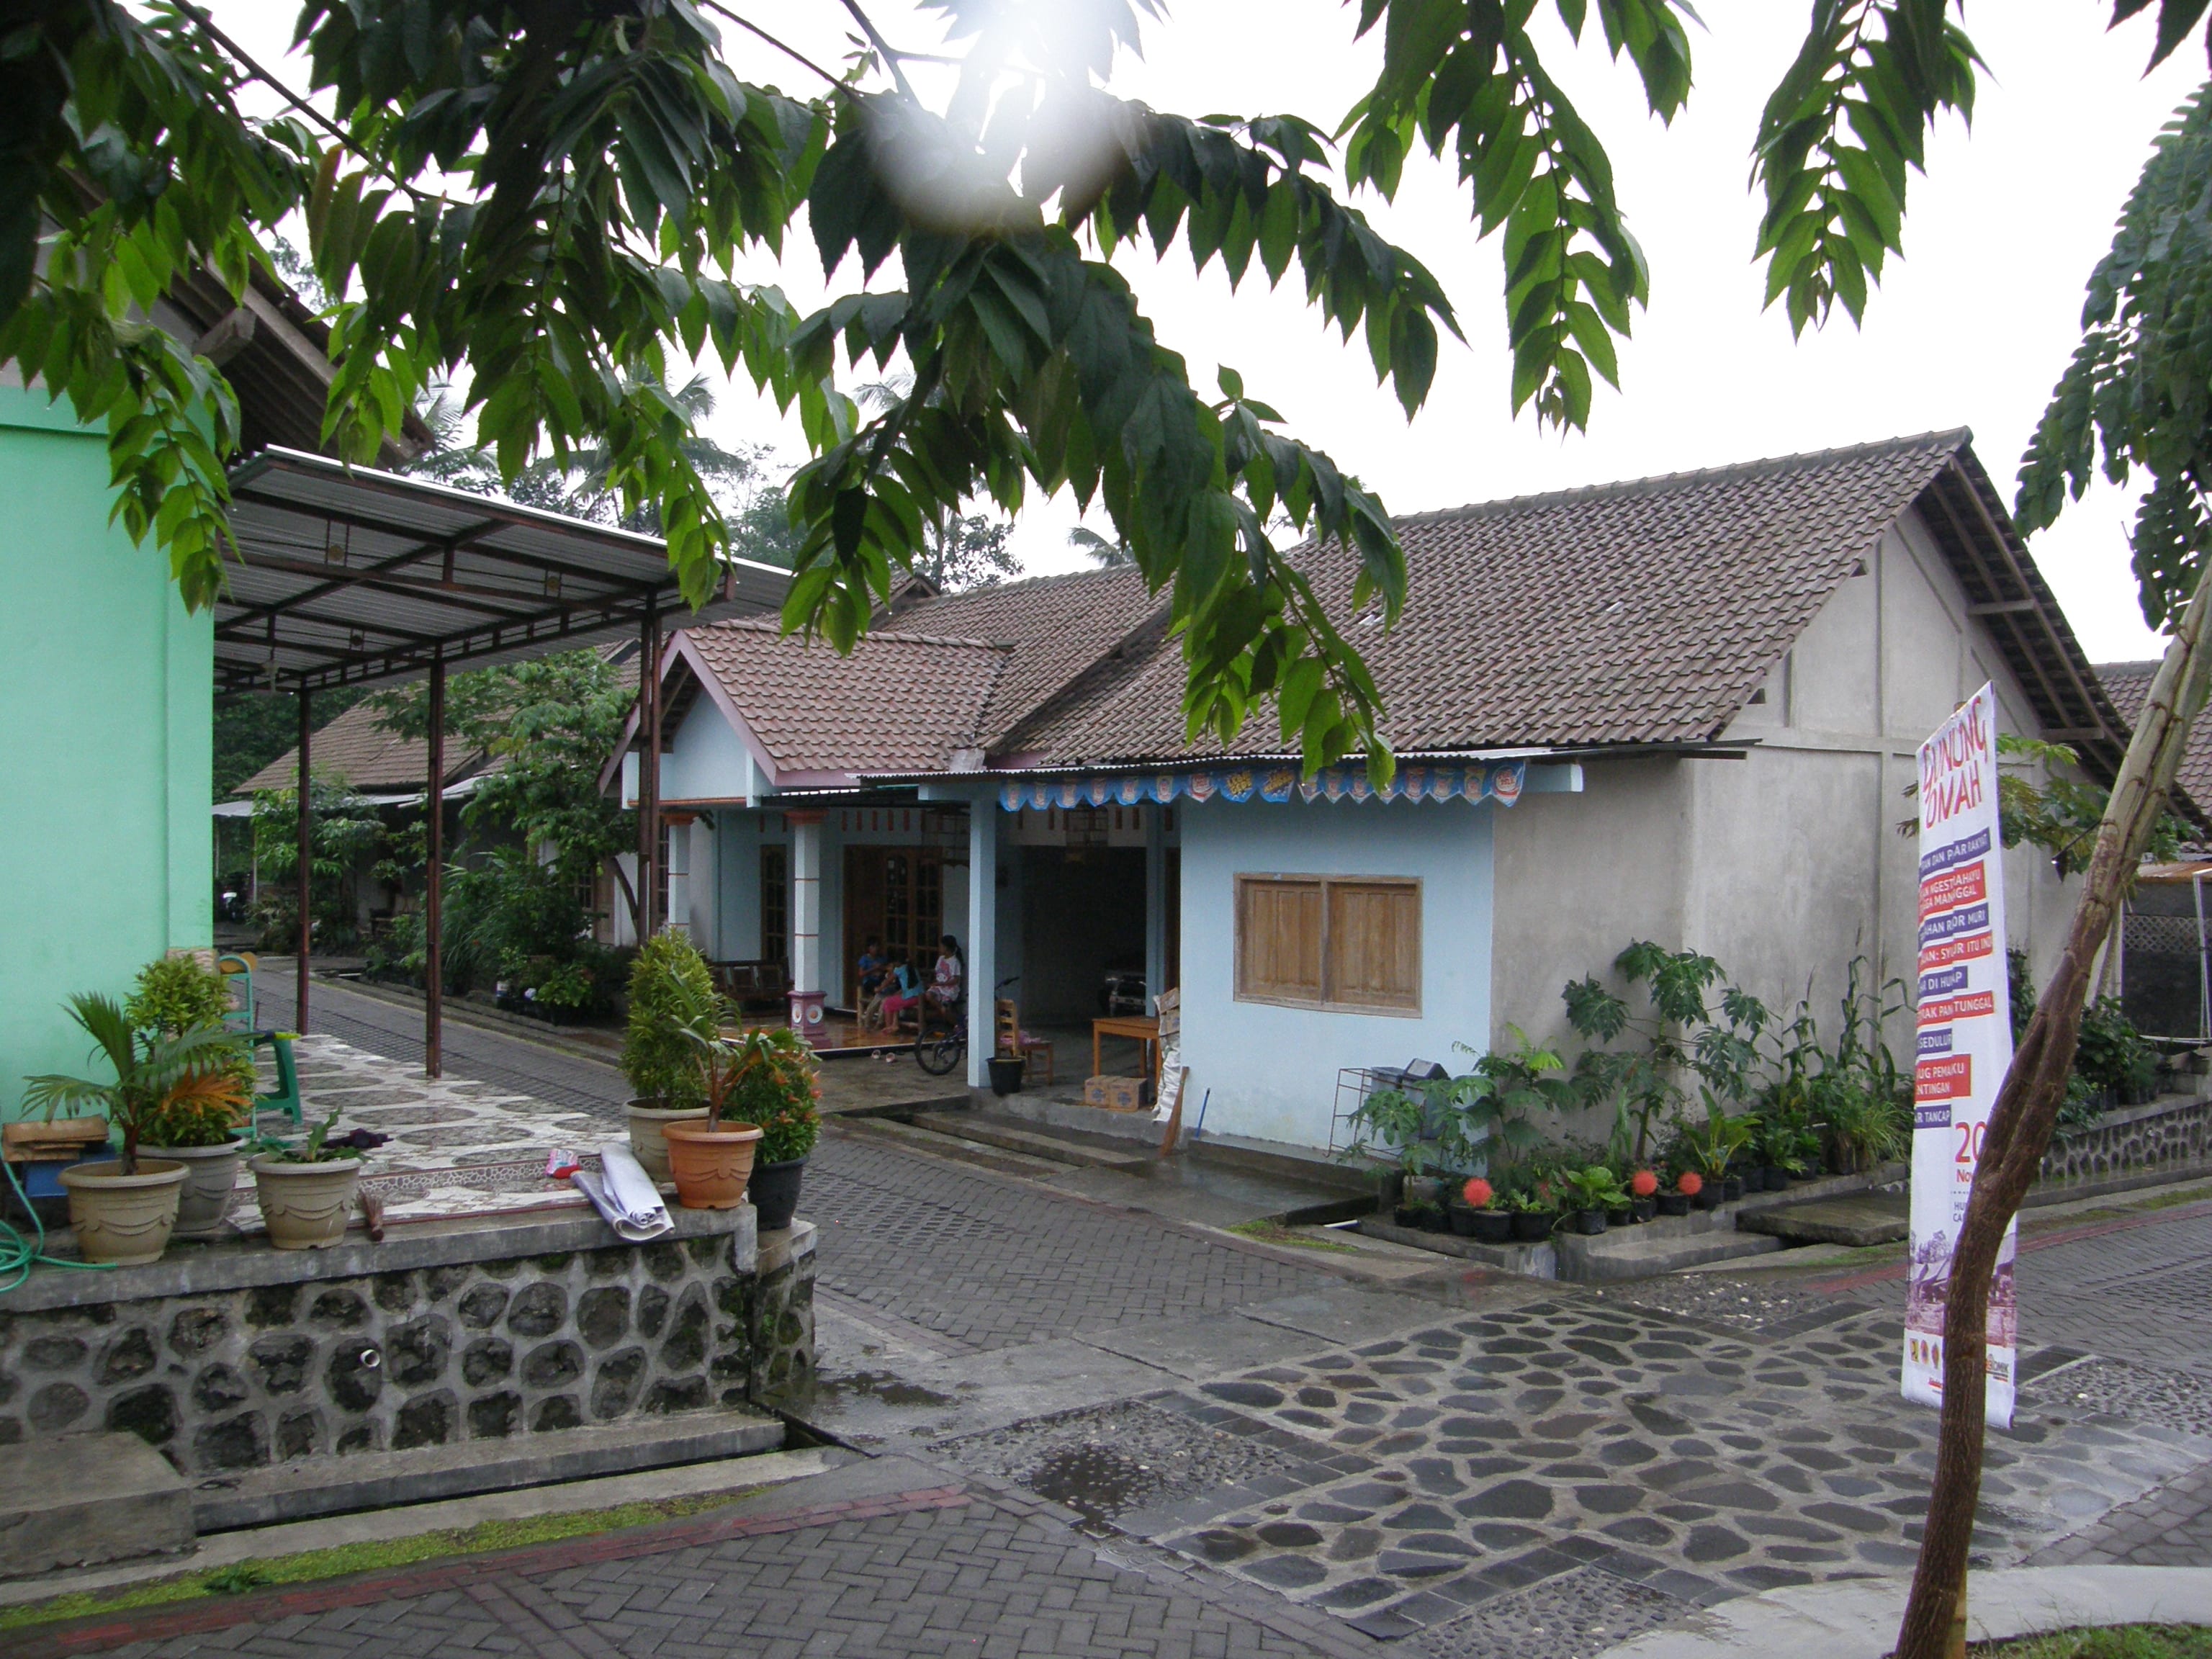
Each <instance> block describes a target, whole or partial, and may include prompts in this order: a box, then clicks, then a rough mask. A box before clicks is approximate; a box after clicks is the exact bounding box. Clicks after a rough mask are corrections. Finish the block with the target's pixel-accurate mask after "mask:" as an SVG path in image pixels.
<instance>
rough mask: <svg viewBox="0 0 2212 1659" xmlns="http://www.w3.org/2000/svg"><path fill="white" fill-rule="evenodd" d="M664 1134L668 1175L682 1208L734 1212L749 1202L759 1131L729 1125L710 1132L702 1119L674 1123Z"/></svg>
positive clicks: (748, 1126)
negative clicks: (748, 1186) (747, 1186)
mask: <svg viewBox="0 0 2212 1659" xmlns="http://www.w3.org/2000/svg"><path fill="white" fill-rule="evenodd" d="M661 1133H663V1134H664V1135H665V1136H667V1138H668V1171H669V1174H670V1175H671V1176H674V1177H675V1181H676V1201H677V1202H678V1204H681V1205H682V1206H684V1208H685V1209H687V1210H734V1209H736V1208H737V1207H738V1205H740V1204H742V1203H744V1201H745V1183H746V1182H748V1181H750V1179H751V1178H752V1173H753V1149H754V1148H755V1147H757V1146H759V1145H760V1138H761V1132H760V1130H759V1129H758V1128H757V1127H755V1126H754V1125H752V1124H750V1123H725V1124H724V1125H723V1126H722V1127H720V1128H719V1129H710V1128H708V1127H707V1125H706V1122H705V1121H704V1120H703V1119H702V1120H701V1121H697V1122H690V1121H677V1122H674V1123H670V1124H668V1125H666V1126H665V1127H663V1129H662V1130H661Z"/></svg>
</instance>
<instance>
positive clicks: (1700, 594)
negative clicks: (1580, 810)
mask: <svg viewBox="0 0 2212 1659" xmlns="http://www.w3.org/2000/svg"><path fill="white" fill-rule="evenodd" d="M1965 447H1966V435H1965V434H1964V433H1958V432H1954V433H1942V434H1931V435H1925V436H1922V437H1917V438H1905V439H1899V440H1896V441H1892V442H1888V443H1881V444H1871V445H1867V446H1864V447H1858V448H1854V449H1844V450H1833V451H1829V452H1826V453H1821V454H1816V455H1802V456H1792V457H1788V458H1785V459H1777V460H1771V461H1761V462H1755V463H1753V464H1750V465H1743V466H1735V467H1729V468H1724V469H1720V470H1717V471H1707V472H1692V473H1683V474H1678V475H1675V476H1673V477H1660V478H1649V479H1642V480H1638V481H1636V482H1633V483H1619V484H1611V485H1607V486H1603V487H1601V488H1596V489H1578V490H1573V491H1568V492H1565V493H1562V494H1558V495H1536V496H1528V497H1523V498H1521V499H1518V500H1513V501H1498V502H1493V503H1489V504H1486V505H1480V506H1474V507H1460V508H1456V509H1454V510H1451V511H1447V512H1441V513H1422V514H1419V515H1418V516H1416V517H1413V518H1407V519H1401V520H1398V521H1397V526H1398V530H1399V533H1400V536H1401V539H1402V541H1403V543H1404V545H1405V548H1406V556H1407V568H1408V574H1409V577H1410V580H1409V596H1408V599H1407V605H1406V611H1405V614H1404V616H1403V617H1401V619H1400V621H1399V623H1398V625H1397V627H1396V628H1395V629H1393V630H1392V631H1390V632H1389V634H1387V635H1386V634H1384V633H1383V632H1382V631H1381V629H1380V628H1379V627H1378V626H1376V625H1375V624H1374V623H1372V622H1371V621H1370V622H1366V623H1362V622H1358V621H1351V622H1350V623H1349V625H1348V626H1346V627H1345V631H1346V635H1347V637H1348V638H1350V639H1351V640H1352V642H1353V643H1354V644H1356V645H1357V646H1358V647H1359V649H1360V651H1361V652H1362V653H1363V654H1364V656H1365V657H1366V659H1367V662H1368V665H1369V666H1370V669H1371V670H1372V671H1373V672H1374V675H1375V678H1376V684H1377V687H1378V689H1379V690H1380V691H1381V692H1382V696H1383V705H1384V708H1385V710H1386V714H1385V729H1386V732H1387V734H1388V736H1389V739H1390V741H1391V743H1392V744H1393V745H1394V746H1395V748H1396V749H1397V750H1399V751H1400V752H1401V753H1413V752H1419V751H1422V750H1460V749H1483V748H1503V747H1509V746H1517V745H1522V744H1530V745H1534V744H1545V745H1575V744H1636V743H1673V742H1699V741H1704V740H1706V739H1708V738H1711V737H1713V736H1714V735H1715V734H1716V733H1717V732H1718V731H1719V730H1720V729H1721V728H1722V727H1723V726H1725V725H1726V724H1727V723H1728V721H1729V719H1730V718H1731V717H1733V715H1734V714H1735V712H1736V711H1737V709H1738V708H1741V706H1742V704H1743V702H1744V699H1745V698H1746V697H1747V696H1749V695H1750V694H1751V692H1752V691H1753V690H1754V689H1755V688H1756V687H1757V686H1758V684H1759V682H1760V681H1761V680H1762V679H1763V678H1765V676H1766V674H1767V673H1768V671H1770V670H1771V668H1772V667H1773V665H1775V663H1776V662H1777V661H1778V660H1779V659H1780V658H1781V656H1782V653H1784V651H1785V650H1787V649H1788V648H1789V647H1790V644H1791V643H1792V642H1793V641H1795V640H1796V637H1797V635H1799V633H1801V632H1802V630H1803V629H1804V628H1805V626H1806V625H1807V624H1808V623H1809V622H1811V620H1812V618H1813V617H1814V613H1815V612H1817V611H1819V610H1820V606H1821V605H1823V604H1825V603H1826V600H1827V599H1828V597H1829V596H1830V595H1831V594H1832V592H1834V591H1835V589H1836V588H1837V586H1838V585H1839V584H1840V583H1841V582H1842V581H1843V580H1844V579H1845V578H1846V577H1847V576H1849V575H1850V572H1851V570H1852V568H1853V567H1854V566H1855V565H1856V564H1857V562H1858V561H1859V560H1860V559H1861V558H1863V557H1864V556H1866V555H1867V554H1868V553H1869V551H1871V550H1872V549H1873V548H1874V546H1875V544H1876V542H1877V541H1878V540H1879V539H1880V538H1881V534H1882V532H1884V530H1886V529H1887V527H1888V526H1889V525H1890V524H1891V523H1892V522H1893V520H1895V519H1896V518H1897V517H1898V516H1899V514H1900V513H1903V512H1904V511H1905V509H1906V508H1907V507H1909V506H1911V504H1912V502H1913V501H1915V500H1916V499H1917V497H1918V496H1919V495H1921V494H1922V492H1923V490H1925V489H1927V487H1928V486H1929V483H1930V482H1931V481H1933V480H1934V479H1935V478H1936V476H1937V475H1938V473H1940V472H1941V471H1942V470H1943V469H1944V468H1945V467H1946V466H1947V465H1949V464H1950V462H1951V461H1952V459H1953V458H1954V456H1956V455H1958V454H1959V453H1960V452H1961V451H1962V450H1963V449H1964V448H1965ZM1302 558H1303V562H1304V564H1305V568H1307V569H1308V570H1309V571H1310V574H1312V576H1313V579H1314V583H1315V586H1316V591H1317V592H1318V595H1319V597H1320V598H1321V599H1322V603H1323V605H1325V606H1326V607H1327V608H1328V610H1329V611H1330V612H1331V614H1332V615H1333V616H1334V617H1338V618H1340V625H1343V623H1344V622H1345V621H1346V620H1347V619H1346V613H1347V611H1349V609H1350V595H1351V589H1352V578H1353V575H1354V574H1355V565H1354V562H1353V560H1352V557H1351V556H1350V555H1349V554H1347V553H1346V552H1344V551H1343V550H1340V549H1335V548H1330V549H1326V550H1322V551H1319V552H1314V551H1311V550H1308V551H1307V552H1306V553H1305V554H1304V555H1303V556H1302ZM1098 643H1099V644H1101V645H1102V646H1103V644H1104V643H1105V641H1103V640H1101V641H1098ZM1183 682H1184V671H1183V664H1182V653H1181V652H1180V650H1179V649H1178V648H1177V647H1176V643H1175V641H1173V639H1172V638H1161V639H1159V640H1158V641H1155V642H1152V643H1151V644H1150V645H1149V647H1148V648H1147V649H1146V650H1145V651H1144V652H1142V653H1138V654H1136V655H1135V656H1134V657H1133V659H1128V660H1123V661H1120V662H1114V661H1109V662H1105V663H1102V664H1100V665H1097V666H1096V667H1094V668H1093V669H1091V671H1089V672H1087V673H1086V674H1085V675H1084V676H1083V678H1081V679H1080V680H1079V682H1078V683H1077V684H1075V685H1073V687H1071V688H1070V689H1069V690H1066V691H1065V692H1063V693H1062V694H1060V695H1059V696H1054V697H1053V698H1051V699H1049V700H1048V702H1045V703H1044V704H1043V705H1042V706H1041V707H1039V708H1037V709H1036V711H1035V712H1034V714H1031V715H1030V717H1029V718H1028V719H1026V720H1021V721H1019V722H1018V724H1016V725H1015V726H1013V728H1012V730H1011V731H1009V732H1006V734H1005V735H1004V736H1003V738H1001V739H1000V741H999V742H998V743H996V744H994V745H993V746H994V750H1001V751H1005V752H1007V753H1014V752H1022V753H1024V754H1025V755H1027V756H1030V757H1042V758H1041V759H1032V760H1031V761H1030V763H1032V764H1048V765H1077V764H1083V763H1110V762H1115V761H1155V760H1158V761H1165V760H1172V759H1180V758H1183V757H1189V756H1197V755H1204V754H1206V753H1209V752H1218V750H1217V749H1215V748H1214V747H1213V746H1212V745H1210V744H1201V745H1200V746H1198V747H1196V748H1191V747H1187V746H1186V745H1185V744H1184V743H1183V741H1182V730H1183V725H1182V692H1183ZM1282 747H1283V744H1282V742H1281V739H1280V737H1279V731H1278V728H1277V726H1276V722H1275V717H1274V714H1273V710H1272V709H1271V708H1261V709H1259V710H1256V711H1255V714H1254V717H1253V719H1252V720H1250V721H1249V723H1248V724H1247V726H1246V727H1245V730H1244V732H1243V734H1242V736H1241V737H1240V738H1239V741H1238V743H1237V752H1239V753H1242V754H1248V755H1249V754H1258V753H1266V752H1279V750H1281V748H1282Z"/></svg>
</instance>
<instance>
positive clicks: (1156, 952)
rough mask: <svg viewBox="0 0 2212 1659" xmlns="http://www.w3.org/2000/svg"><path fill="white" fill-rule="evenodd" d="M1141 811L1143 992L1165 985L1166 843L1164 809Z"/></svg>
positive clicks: (1149, 994)
mask: <svg viewBox="0 0 2212 1659" xmlns="http://www.w3.org/2000/svg"><path fill="white" fill-rule="evenodd" d="M1144 813H1145V994H1146V996H1147V997H1157V996H1158V995H1159V994H1160V993H1161V992H1163V991H1164V990H1166V989H1167V988H1168V844H1167V830H1166V829H1165V827H1164V818H1165V817H1166V812H1165V811H1164V808H1161V807H1158V806H1150V805H1148V806H1146V808H1145V809H1144Z"/></svg>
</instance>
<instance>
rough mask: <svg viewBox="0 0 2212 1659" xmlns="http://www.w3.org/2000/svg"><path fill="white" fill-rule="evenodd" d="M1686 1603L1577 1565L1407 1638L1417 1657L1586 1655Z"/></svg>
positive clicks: (1657, 1622)
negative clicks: (1413, 1639) (1411, 1639)
mask: <svg viewBox="0 0 2212 1659" xmlns="http://www.w3.org/2000/svg"><path fill="white" fill-rule="evenodd" d="M1690 1610H1691V1608H1690V1607H1689V1605H1688V1604H1687V1603H1686V1602H1684V1601H1680V1600H1679V1599H1678V1598H1676V1597H1674V1596H1672V1595H1668V1594H1667V1593H1666V1592H1665V1591H1664V1590H1659V1589H1652V1588H1651V1587H1650V1585H1648V1584H1638V1583H1631V1582H1630V1581H1629V1580H1627V1579H1626V1578H1621V1577H1616V1576H1614V1575H1613V1574H1612V1573H1609V1572H1607V1571H1605V1570H1604V1569H1603V1568H1601V1567H1577V1568H1574V1569H1572V1570H1571V1571H1567V1572H1564V1573H1561V1574H1559V1576H1558V1577H1553V1578H1547V1579H1544V1580H1541V1582H1539V1583H1534V1584H1532V1585H1530V1586H1529V1587H1528V1589H1521V1590H1511V1591H1508V1592H1507V1593H1506V1594H1504V1595H1499V1596H1497V1597H1494V1598H1493V1599H1492V1600H1490V1601H1485V1602H1483V1603H1481V1604H1480V1606H1479V1607H1477V1608H1476V1610H1475V1611H1474V1612H1473V1613H1464V1614H1462V1615H1461V1616H1460V1617H1459V1618H1457V1619H1453V1620H1447V1621H1446V1622H1445V1623H1443V1624H1441V1625H1437V1626H1432V1627H1431V1628H1430V1629H1429V1630H1427V1631H1425V1632H1423V1633H1422V1634H1421V1636H1420V1637H1419V1639H1418V1640H1416V1641H1414V1642H1413V1643H1411V1644H1408V1646H1409V1647H1410V1649H1411V1650H1412V1651H1413V1652H1414V1653H1418V1654H1420V1655H1423V1656H1425V1659H1591V1656H1594V1655H1596V1654H1600V1653H1602V1652H1604V1651H1605V1650H1607V1648H1609V1647H1612V1646H1613V1645H1614V1644H1616V1643H1620V1642H1626V1641H1627V1640H1628V1639H1629V1638H1632V1637H1634V1636H1638V1635H1641V1634H1642V1633H1643V1632H1645V1631H1647V1630H1655V1629H1656V1628H1657V1627H1658V1626H1661V1625H1664V1624H1667V1623H1669V1622H1670V1621H1672V1620H1674V1619H1677V1618H1680V1616H1681V1615H1683V1614H1684V1613H1687V1612H1689V1611H1690Z"/></svg>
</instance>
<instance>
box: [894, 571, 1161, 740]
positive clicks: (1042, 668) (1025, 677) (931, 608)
mask: <svg viewBox="0 0 2212 1659" xmlns="http://www.w3.org/2000/svg"><path fill="white" fill-rule="evenodd" d="M1166 604H1167V601H1166V599H1165V597H1164V596H1162V595H1155V594H1152V593H1151V592H1147V591H1146V586H1145V579H1144V577H1143V576H1142V575H1141V574H1139V573H1138V572H1137V571H1136V570H1135V569H1134V568H1130V567H1128V566H1121V567H1119V568H1111V569H1105V570H1083V571H1076V572H1073V573H1072V574H1066V575H1060V576H1038V577H1033V578H1031V579H1030V580H1027V581H1019V582H1006V583H1004V584H1001V585H1000V586H996V587H971V588H969V590H968V591H967V592H963V593H946V594H942V595H933V596H932V597H930V598H927V599H919V600H913V601H909V602H908V603H907V604H905V605H901V606H900V607H899V608H898V609H897V611H896V613H895V614H894V616H893V617H892V619H891V621H890V624H889V625H890V627H891V628H893V629H896V630H898V631H899V632H901V633H907V634H943V635H952V636H954V637H956V638H959V639H968V640H989V641H992V642H993V643H994V644H998V645H1003V646H1005V647H1007V649H1006V662H1005V665H1004V666H1003V667H1002V668H1001V669H1000V672H999V677H998V680H997V683H996V684H994V685H993V686H992V688H991V693H990V696H989V697H988V698H987V700H986V701H985V703H984V706H983V711H982V715H981V720H979V722H978V724H977V727H976V731H977V732H978V734H979V735H980V738H981V742H982V743H983V744H984V745H985V746H986V747H995V746H996V744H997V741H998V739H999V738H1000V737H1002V736H1003V735H1004V734H1005V733H1006V731H1007V729H1008V728H1009V727H1010V726H1013V725H1014V724H1015V723H1016V722H1017V721H1018V720H1022V719H1023V718H1024V716H1026V715H1027V714H1029V713H1030V711H1031V710H1032V709H1034V708H1036V706H1037V705H1038V704H1039V703H1041V702H1043V701H1044V700H1045V699H1046V698H1047V697H1048V696H1051V695H1052V694H1053V693H1054V692H1055V691H1058V690H1060V689H1061V688H1062V687H1063V686H1066V685H1067V684H1069V683H1070V682H1072V681H1073V680H1074V679H1075V678H1076V677H1077V676H1078V675H1079V674H1081V673H1082V672H1083V671H1085V670H1086V669H1088V668H1089V667H1091V665H1092V664H1094V663H1096V662H1097V660H1098V659H1100V658H1101V657H1102V656H1103V655H1104V654H1105V653H1107V652H1109V651H1110V650H1111V649H1112V648H1113V647H1115V646H1116V645H1118V644H1119V643H1121V641H1123V640H1124V639H1126V638H1127V636H1128V635H1130V633H1131V632H1132V631H1133V630H1134V629H1138V628H1139V627H1141V626H1143V625H1144V623H1146V619H1147V618H1148V617H1152V616H1153V615H1154V614H1155V613H1157V612H1159V611H1164V609H1165V607H1166Z"/></svg>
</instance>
